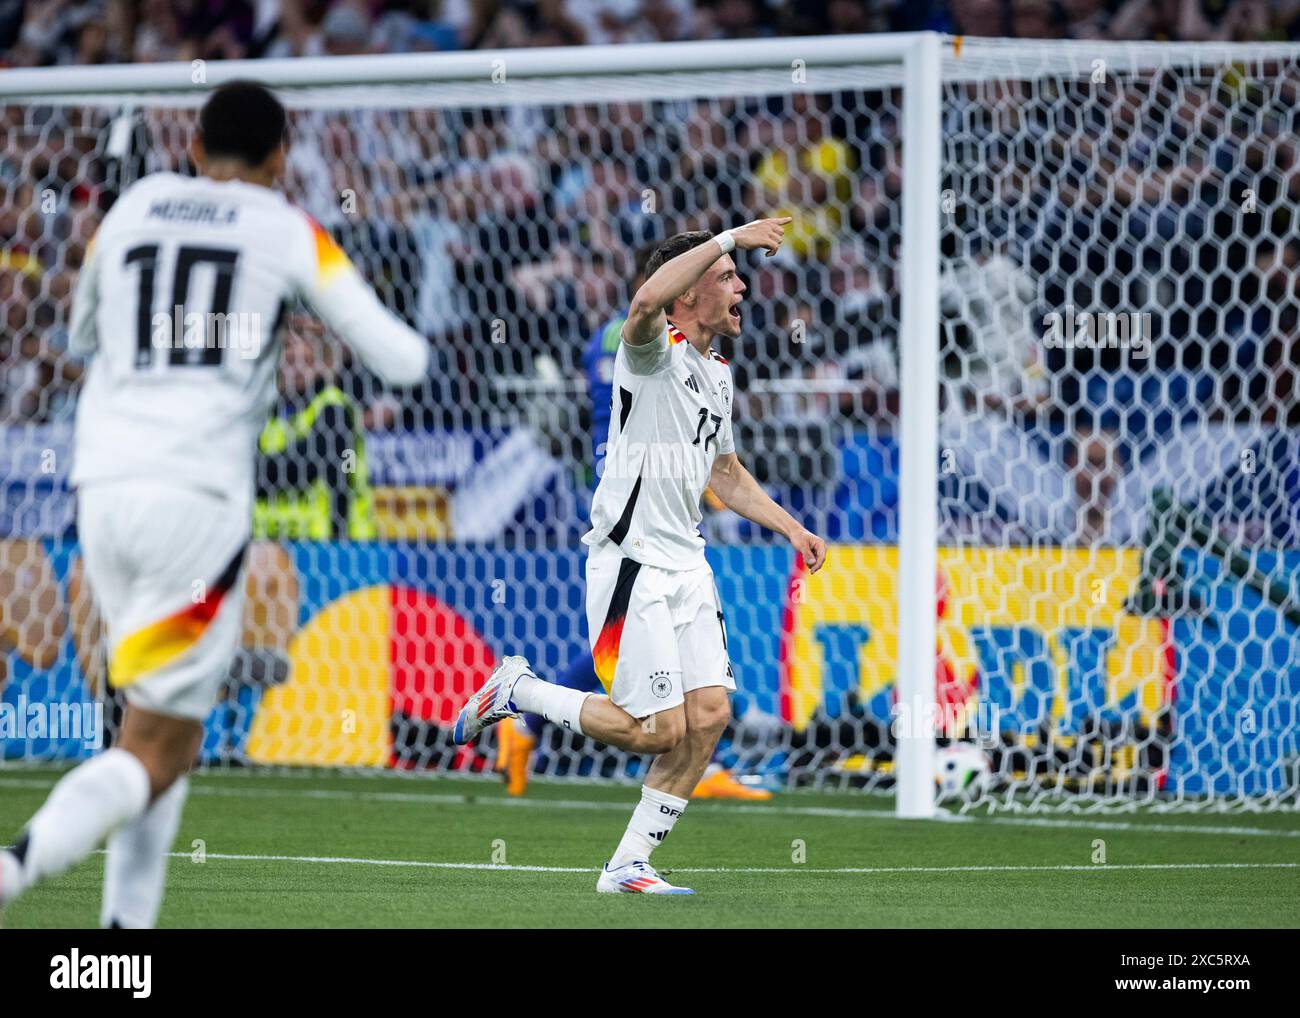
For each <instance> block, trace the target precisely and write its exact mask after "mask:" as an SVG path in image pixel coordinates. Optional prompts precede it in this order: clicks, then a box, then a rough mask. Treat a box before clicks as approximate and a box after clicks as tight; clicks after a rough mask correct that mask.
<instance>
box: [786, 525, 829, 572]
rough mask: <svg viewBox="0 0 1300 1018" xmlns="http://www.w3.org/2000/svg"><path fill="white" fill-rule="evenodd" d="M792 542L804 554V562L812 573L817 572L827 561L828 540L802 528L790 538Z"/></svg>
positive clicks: (795, 548) (796, 549)
mask: <svg viewBox="0 0 1300 1018" xmlns="http://www.w3.org/2000/svg"><path fill="white" fill-rule="evenodd" d="M790 543H791V544H792V545H794V550H795V551H797V552H798V553H799V554H800V555H802V556H803V564H804V565H805V566H807V567H808V571H809V572H810V573H815V572H817V570H818V569H820V568H821V567H822V564H823V563H824V562H825V561H826V542H825V541H823V540H822V539H821V538H820V537H818V536H817V535H816V534H814V533H811V532H810V531H807V530H803V529H800V530H799V531H797V532H796V533H795V534H794V536H793V537H791V538H790Z"/></svg>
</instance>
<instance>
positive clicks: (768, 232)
mask: <svg viewBox="0 0 1300 1018" xmlns="http://www.w3.org/2000/svg"><path fill="white" fill-rule="evenodd" d="M791 222H793V220H792V218H791V217H790V216H782V217H781V218H780V219H755V220H754V221H753V222H752V223H746V224H745V225H744V226H739V227H737V228H736V229H734V230H732V231H731V238H732V240H734V241H735V242H736V247H738V248H740V249H741V250H742V251H752V250H754V249H755V248H762V249H763V250H764V251H766V252H767V255H768V257H769V258H770V257H771V256H772V255H774V254H776V252H777V248H779V247H780V246H781V241H782V239H784V237H785V228H786V227H787V226H788V225H789V224H790V223H791Z"/></svg>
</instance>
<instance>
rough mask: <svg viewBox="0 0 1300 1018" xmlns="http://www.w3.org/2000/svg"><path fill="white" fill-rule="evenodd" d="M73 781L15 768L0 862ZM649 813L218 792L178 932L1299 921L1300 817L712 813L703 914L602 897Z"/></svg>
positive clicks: (315, 781)
mask: <svg viewBox="0 0 1300 1018" xmlns="http://www.w3.org/2000/svg"><path fill="white" fill-rule="evenodd" d="M57 777H58V772H57V771H55V770H34V769H29V768H7V769H4V770H0V844H3V843H6V842H8V841H10V840H12V838H13V836H14V835H15V834H16V833H17V831H18V829H19V827H20V826H21V825H22V823H24V822H25V821H26V819H27V818H28V817H29V816H30V815H31V813H32V812H33V811H34V810H35V809H36V808H37V807H38V806H39V805H40V803H41V802H42V801H43V799H44V797H45V794H46V793H47V791H48V789H49V787H50V785H51V784H52V783H53V781H54V780H56V779H57ZM636 798H637V791H636V789H635V788H632V787H625V786H623V787H620V786H609V785H589V784H576V783H567V784H565V783H550V784H540V783H536V784H534V786H533V788H532V789H530V792H529V796H528V797H527V798H526V799H523V800H510V799H507V798H506V797H505V795H504V793H503V790H502V789H501V787H500V786H499V785H497V784H496V783H495V782H491V781H486V780H470V779H461V780H453V779H445V778H440V779H434V778H428V779H426V778H410V777H401V776H374V777H372V776H366V775H337V774H326V773H321V772H310V773H306V774H303V775H295V774H252V773H234V774H217V773H207V774H200V775H197V776H196V777H195V778H194V780H193V788H192V792H191V795H190V799H189V803H188V805H187V807H186V811H185V817H184V820H183V821H182V824H181V830H180V835H179V837H178V838H177V843H176V853H177V854H176V855H175V856H174V857H173V858H172V860H171V869H170V875H169V885H168V892H167V899H166V901H165V903H164V905H163V911H162V916H161V919H160V925H162V926H172V927H177V926H181V927H187V926H197V927H260V926H265V927H317V926H323V927H389V926H408V927H421V926H426V927H428V926H431V927H440V926H486V927H492V926H538V927H556V926H599V927H609V926H650V927H699V926H703V927H728V926H731V927H735V926H774V927H792V926H797V927H810V926H844V927H895V926H1012V927H1024V926H1065V927H1076V926H1078V927H1094V926H1106V927H1133V926H1155V927H1246V926H1289V927H1294V926H1296V925H1297V924H1298V923H1300V814H1297V813H1295V812H1290V813H1272V814H1259V815H1240V814H1239V815H1233V816H1211V815H1199V814H1180V815H1163V816H1156V815H1150V814H1141V813H1138V814H1126V815H1120V816H1114V815H1112V816H1104V817H1103V816H1097V817H1080V816H1061V815H1048V816H1045V817H1034V818H1030V817H1010V816H1003V817H997V818H991V819H990V818H973V819H962V820H957V821H911V822H903V821H899V820H896V819H894V818H893V816H892V814H891V812H890V811H891V809H892V802H891V801H890V800H889V799H887V798H881V797H873V796H864V795H857V794H852V793H805V792H792V793H786V794H782V795H778V796H777V797H776V799H775V800H774V801H773V802H771V803H768V804H737V803H728V802H696V803H693V804H692V806H691V808H690V810H689V811H688V812H687V814H686V816H685V818H684V819H683V820H682V821H681V822H680V823H679V824H678V826H677V828H676V830H675V831H674V832H673V835H672V837H671V838H670V839H669V841H668V842H667V843H666V844H665V845H664V847H663V848H661V849H660V850H659V851H657V852H656V853H655V860H654V861H655V864H656V865H657V866H658V867H660V869H661V870H672V871H673V877H671V878H670V879H674V880H676V882H678V883H683V884H687V885H688V886H692V887H694V888H695V890H696V892H697V893H696V895H695V897H691V898H681V897H677V898H673V897H669V898H645V897H642V896H639V895H617V896H615V895H597V894H596V893H595V882H596V869H597V868H598V867H599V866H600V864H601V863H602V862H603V861H604V860H605V858H606V855H607V853H608V852H609V851H610V850H611V849H612V847H613V846H614V845H615V843H616V842H617V841H618V838H619V837H620V835H621V833H622V831H623V828H624V826H625V824H626V822H627V818H628V814H629V812H630V810H631V808H632V805H633V804H634V802H635V801H636ZM196 841H201V842H202V849H203V850H204V852H205V853H206V857H205V859H204V861H197V860H198V859H199V851H198V849H197V848H195V847H194V846H195V842H196ZM1099 842H1104V846H1101V845H1099V844H1098V843H1099ZM1103 848H1104V853H1105V862H1104V863H1103V862H1094V858H1095V857H1096V856H1097V853H1098V852H1099V851H1101V850H1102V849H1103ZM799 858H802V859H803V861H802V862H800V861H796V860H797V859H799ZM102 872H103V857H102V855H95V856H93V857H92V858H91V859H90V860H88V861H87V862H85V863H84V864H82V865H81V866H79V867H77V868H76V869H74V870H73V871H72V872H71V873H69V874H67V875H65V876H63V877H62V878H60V879H59V880H57V881H54V882H51V883H49V884H47V885H45V886H42V887H40V888H37V889H36V890H34V891H32V892H31V893H30V894H28V895H27V896H26V897H24V898H23V899H22V900H21V901H19V902H17V903H16V904H15V905H14V906H13V907H11V908H10V909H9V911H8V913H7V914H6V916H5V925H6V926H10V927H14V928H23V927H36V926H51V927H84V926H93V925H95V924H96V923H97V921H98V908H99V894H100V880H101V876H102Z"/></svg>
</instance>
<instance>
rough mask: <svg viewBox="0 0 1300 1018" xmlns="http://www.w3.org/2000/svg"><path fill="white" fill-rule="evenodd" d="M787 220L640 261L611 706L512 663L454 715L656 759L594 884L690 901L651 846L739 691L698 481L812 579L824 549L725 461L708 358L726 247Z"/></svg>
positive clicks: (628, 367)
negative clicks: (577, 737)
mask: <svg viewBox="0 0 1300 1018" xmlns="http://www.w3.org/2000/svg"><path fill="white" fill-rule="evenodd" d="M789 222H790V219H789V218H783V219H760V220H757V221H755V222H752V223H748V224H746V225H744V226H741V227H738V228H736V229H733V230H728V231H725V232H723V233H721V234H718V235H717V236H711V235H709V234H708V233H704V232H691V233H682V234H678V235H677V236H674V237H671V238H669V239H668V240H666V241H665V242H664V243H663V244H661V245H660V246H659V248H658V249H657V250H656V251H655V253H654V255H653V256H652V257H651V259H650V262H649V264H648V265H647V266H646V275H647V277H648V278H647V279H646V282H645V283H644V284H642V286H641V287H640V288H639V289H638V290H637V292H636V295H635V296H634V297H633V299H632V303H631V306H630V307H629V309H628V317H627V321H626V322H625V323H624V324H623V328H622V342H621V343H620V344H619V347H618V353H617V355H616V357H615V363H614V377H613V387H614V393H615V404H616V406H615V408H614V417H613V419H612V420H611V423H610V431H609V447H608V452H607V456H606V461H605V470H604V473H603V474H602V476H601V479H600V484H599V486H598V487H597V489H596V495H595V498H594V500H593V502H592V512H591V517H592V519H591V530H590V531H589V532H588V533H587V534H586V536H585V537H584V538H583V541H584V542H585V543H586V544H587V545H588V556H587V622H588V631H589V638H590V640H591V645H592V658H593V660H594V662H595V666H596V674H597V675H598V676H599V678H600V681H601V683H602V685H603V686H604V687H605V689H606V691H607V692H608V695H607V696H601V695H597V694H594V693H588V692H585V691H582V690H576V689H568V688H565V687H562V686H558V685H555V684H552V683H549V682H546V681H545V680H543V679H541V678H539V677H538V676H537V675H536V674H535V673H534V672H533V671H532V669H531V668H530V667H529V665H528V662H527V661H525V660H524V659H523V658H522V657H517V656H512V657H507V658H506V659H505V660H503V661H502V663H501V664H500V665H499V666H498V668H497V669H496V671H495V672H493V674H492V676H491V677H490V678H489V679H488V681H487V682H486V683H485V684H484V685H483V687H482V688H481V689H480V690H479V691H478V692H477V693H475V694H474V696H473V697H471V698H470V700H469V702H468V703H467V704H466V705H465V707H464V709H463V710H462V711H461V712H460V715H459V716H458V718H457V719H456V726H455V729H454V733H453V737H454V739H455V741H456V742H458V743H462V744H463V743H466V742H468V741H469V740H470V739H472V738H474V737H475V736H476V735H478V733H479V732H481V731H483V729H485V728H486V727H488V726H489V725H493V724H496V723H497V722H499V721H502V720H504V719H506V718H510V717H514V716H515V715H517V714H519V713H520V712H521V711H528V712H532V713H536V714H541V715H542V716H543V717H545V718H546V719H547V720H548V721H551V722H553V723H555V724H559V725H563V726H564V727H566V728H569V729H572V730H573V731H577V732H580V733H581V734H583V735H588V736H590V737H592V738H594V739H598V740H600V741H601V742H606V743H609V744H610V745H613V746H617V747H619V748H620V749H624V750H627V751H628V752H633V753H645V754H652V755H654V756H655V760H654V762H653V763H652V764H651V766H650V769H649V771H648V772H647V774H646V779H645V784H644V787H643V788H642V792H641V802H640V804H639V805H638V806H637V807H636V809H635V810H634V812H633V814H632V820H631V822H630V823H629V824H628V828H627V831H626V833H625V834H624V835H623V839H622V841H620V842H619V844H618V847H617V848H616V849H615V851H614V854H613V856H612V858H610V860H609V861H608V863H606V865H605V867H604V869H603V870H602V872H601V874H600V878H599V880H598V882H597V885H596V889H597V890H598V891H601V892H610V893H619V892H624V893H640V894H690V893H693V892H692V891H691V890H690V889H689V888H685V887H676V886H674V885H672V884H670V883H669V882H668V881H666V880H664V879H663V878H662V877H660V876H659V875H658V874H657V873H656V872H655V871H654V869H653V868H652V867H651V865H650V855H651V852H652V851H653V850H654V849H655V848H656V847H657V846H658V845H660V844H662V843H663V841H664V839H665V838H666V837H667V836H668V834H669V832H671V831H672V829H673V827H674V825H675V824H676V823H677V820H678V819H679V818H680V817H681V815H682V814H683V813H684V812H685V810H686V806H687V800H688V799H689V798H690V795H691V791H692V790H693V789H694V788H695V786H696V783H697V782H698V781H699V780H700V777H701V776H702V775H703V773H704V771H705V768H706V767H707V766H708V764H709V761H710V758H711V757H712V755H713V750H714V747H715V746H716V744H717V741H718V738H719V736H720V735H721V734H722V732H723V730H724V729H725V728H726V726H727V722H728V720H729V719H730V703H729V693H730V692H731V691H732V690H734V689H735V680H734V678H733V675H732V669H731V664H730V661H729V660H728V657H727V639H726V628H725V624H724V620H723V612H722V607H721V605H720V604H719V601H718V593H717V587H716V585H715V583H714V581H713V572H712V570H711V569H710V568H709V565H708V563H707V562H706V561H705V558H704V539H703V538H702V537H701V536H700V533H699V529H698V525H699V522H700V519H701V516H700V499H701V497H702V496H703V494H704V489H705V487H706V486H707V487H709V488H711V489H712V490H713V492H714V494H715V495H717V497H718V498H719V499H720V500H721V501H722V503H723V504H724V505H726V506H727V507H728V508H730V509H732V510H734V511H735V512H737V513H739V514H740V515H741V516H744V517H745V518H746V519H749V520H752V521H753V522H755V523H758V524H759V525H761V526H763V527H766V528H768V529H770V530H773V531H776V532H777V533H780V534H782V535H784V536H785V537H786V539H787V540H789V541H790V543H791V544H792V545H793V546H794V549H795V551H796V553H797V554H799V555H801V556H802V557H803V560H804V562H805V564H806V565H807V567H808V569H809V570H810V571H811V572H816V571H817V570H819V569H820V568H821V566H822V563H823V562H824V561H825V558H826V544H825V542H824V541H823V540H822V539H821V538H819V537H817V536H816V535H814V534H812V533H810V532H809V531H807V530H805V529H804V528H803V527H802V526H801V525H800V524H799V523H798V521H796V520H795V519H794V517H792V516H791V515H790V514H789V513H788V512H786V511H785V510H784V509H782V508H781V507H780V506H779V505H777V504H776V503H775V502H774V501H773V500H772V499H771V498H770V497H769V496H768V495H767V493H766V492H764V491H763V489H762V488H761V487H760V486H759V484H758V482H757V481H755V480H754V478H753V476H752V475H751V474H750V473H749V471H748V470H746V469H745V468H744V466H742V465H741V463H740V460H739V459H738V458H737V456H736V450H735V443H734V441H733V438H732V429H731V404H732V394H733V389H732V380H731V369H730V367H728V365H727V362H726V360H725V359H724V358H723V357H722V355H721V354H719V353H718V352H717V351H716V350H715V349H714V346H713V344H714V341H715V339H717V338H719V337H726V338H728V339H735V338H736V337H737V336H739V335H740V328H741V321H742V319H741V312H740V305H741V301H742V298H743V295H744V293H745V284H744V283H743V282H742V281H741V279H740V277H739V275H738V274H737V272H736V265H735V263H734V262H733V261H732V258H731V252H732V251H733V250H737V249H739V250H742V251H746V250H757V249H762V250H764V251H766V252H768V253H769V254H773V253H775V252H776V251H777V250H778V248H779V247H780V245H781V240H782V237H783V235H784V231H785V226H786V225H787V224H788V223H789Z"/></svg>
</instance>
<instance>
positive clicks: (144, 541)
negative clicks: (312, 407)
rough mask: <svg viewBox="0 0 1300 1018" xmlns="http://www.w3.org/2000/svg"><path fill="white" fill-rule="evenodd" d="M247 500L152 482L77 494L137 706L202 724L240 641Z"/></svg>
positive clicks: (124, 686)
mask: <svg viewBox="0 0 1300 1018" xmlns="http://www.w3.org/2000/svg"><path fill="white" fill-rule="evenodd" d="M251 525H252V515H251V509H250V507H249V504H248V502H247V500H242V501H241V500H240V499H227V498H222V497H221V496H220V495H217V494H215V493H209V492H204V491H200V490H198V489H196V488H191V487H185V486H182V485H175V484H167V483H163V482H159V481H152V480H148V481H146V480H123V481H113V482H103V483H98V484H92V485H88V486H86V487H83V488H81V489H79V490H78V493H77V530H78V534H79V538H80V544H81V554H82V557H83V559H84V560H85V565H86V575H87V578H88V579H89V580H90V589H91V592H92V593H93V594H94V598H95V603H96V605H97V606H98V607H99V611H100V614H101V616H102V617H103V619H104V622H105V624H106V626H107V629H108V647H109V653H108V662H109V664H108V680H109V682H110V683H111V684H112V685H113V686H114V687H115V688H117V689H121V690H123V691H124V693H125V695H126V701H127V703H128V704H131V705H134V706H137V707H140V708H141V709H143V710H148V711H153V712H155V713H158V714H166V715H171V716H174V717H181V718H190V719H193V720H196V721H201V720H203V719H204V718H206V717H207V715H208V713H209V711H211V710H212V707H213V704H214V703H215V701H216V697H217V693H218V692H219V690H220V689H221V685H222V682H223V680H224V679H225V677H226V674H227V672H228V670H229V668H230V662H231V660H232V658H233V657H234V655H235V652H236V651H237V649H238V646H239V636H240V632H241V628H242V623H243V610H244V558H245V551H246V549H247V546H248V541H249V535H250V529H251Z"/></svg>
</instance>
